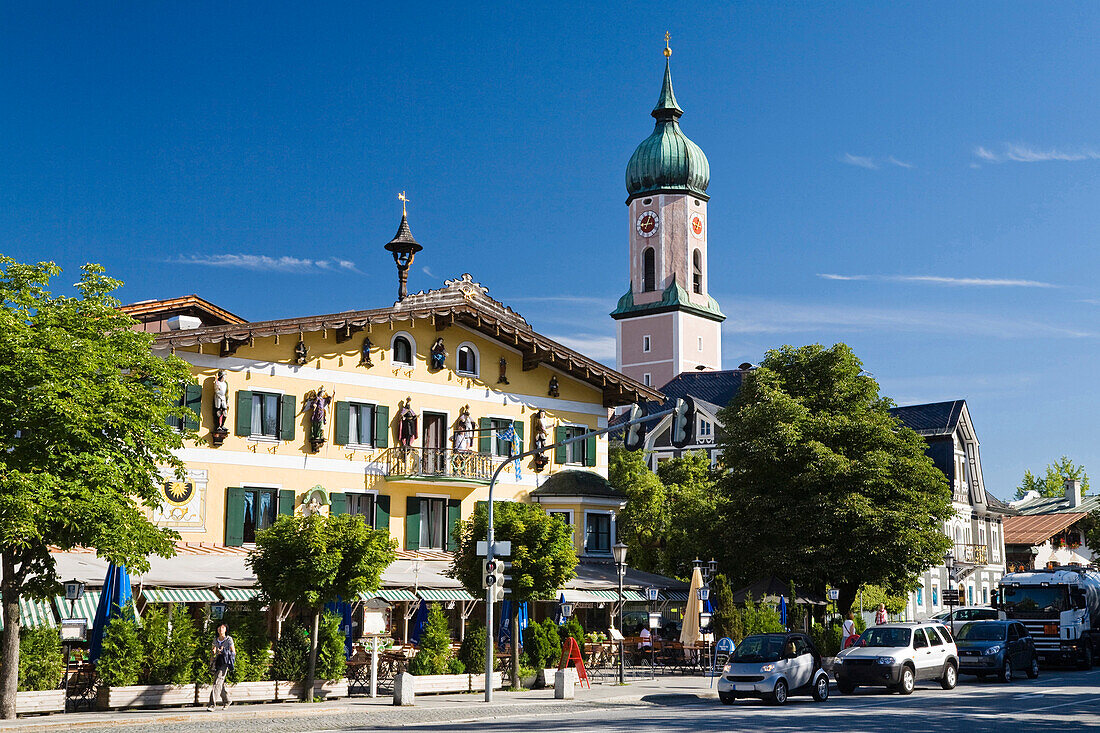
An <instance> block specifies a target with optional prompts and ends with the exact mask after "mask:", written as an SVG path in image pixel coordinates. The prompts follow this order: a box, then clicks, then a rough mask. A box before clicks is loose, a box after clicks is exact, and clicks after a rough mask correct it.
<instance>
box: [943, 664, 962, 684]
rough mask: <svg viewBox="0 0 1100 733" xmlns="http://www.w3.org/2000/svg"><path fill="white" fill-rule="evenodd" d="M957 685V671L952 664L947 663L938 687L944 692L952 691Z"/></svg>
mask: <svg viewBox="0 0 1100 733" xmlns="http://www.w3.org/2000/svg"><path fill="white" fill-rule="evenodd" d="M957 684H959V670H957V669H955V665H954V664H952V663H951V662H948V663H947V666H946V667H944V668H943V677H940V687H942V688H943V689H945V690H954V689H955V685H957Z"/></svg>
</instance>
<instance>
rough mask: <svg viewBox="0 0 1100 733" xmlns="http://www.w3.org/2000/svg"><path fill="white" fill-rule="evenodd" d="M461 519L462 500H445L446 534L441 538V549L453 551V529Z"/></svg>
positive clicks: (454, 545) (454, 546) (454, 544)
mask: <svg viewBox="0 0 1100 733" xmlns="http://www.w3.org/2000/svg"><path fill="white" fill-rule="evenodd" d="M460 519H462V502H461V501H459V500H458V499H448V500H447V536H446V537H444V538H443V549H445V550H447V551H448V552H454V550H455V549H456V543H455V540H454V535H453V533H454V529H455V525H456V524H458V521H459V520H460Z"/></svg>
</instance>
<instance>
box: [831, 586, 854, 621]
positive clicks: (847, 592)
mask: <svg viewBox="0 0 1100 733" xmlns="http://www.w3.org/2000/svg"><path fill="white" fill-rule="evenodd" d="M837 590H839V591H840V598H838V599H837V601H836V609H837V611H838V612H839V613H840V616H841V618H845V617H847V615H848V612H849V611H851V610H852V606H853V605H854V604H855V602H856V593H857V592H859V583H841V584H840V585H838V586H837Z"/></svg>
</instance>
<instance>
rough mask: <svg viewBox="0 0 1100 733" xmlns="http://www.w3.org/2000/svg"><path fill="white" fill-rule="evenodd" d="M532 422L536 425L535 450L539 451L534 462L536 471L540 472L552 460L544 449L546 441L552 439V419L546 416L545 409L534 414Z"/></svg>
mask: <svg viewBox="0 0 1100 733" xmlns="http://www.w3.org/2000/svg"><path fill="white" fill-rule="evenodd" d="M532 422H533V423H534V425H533V426H532V427H534V431H533V432H534V444H535V450H537V451H539V452H538V453H536V454H535V458H534V461H533V462H532V463H533V465H534V468H535V473H538V472H539V471H541V470H542V469H544V468H546V464H548V463H549V462H550V459H549V458H548V457H547V456H546V454H545V453H543V452H542V451H544V450H545V449H546V441H548V440H549V439H550V428H551V427H552V426H551V424H550V420H549V419H548V418H547V417H546V413H545V412H544V411H543V410H539V411H538V412H536V413H535V414H534V416H533V419H532Z"/></svg>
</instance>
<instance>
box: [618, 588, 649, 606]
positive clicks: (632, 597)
mask: <svg viewBox="0 0 1100 733" xmlns="http://www.w3.org/2000/svg"><path fill="white" fill-rule="evenodd" d="M623 599H624V600H627V601H631V602H633V601H641V602H642V603H645V596H643V595H642V594H641V593H639V592H638V591H636V590H631V589H630V588H624V589H623Z"/></svg>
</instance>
